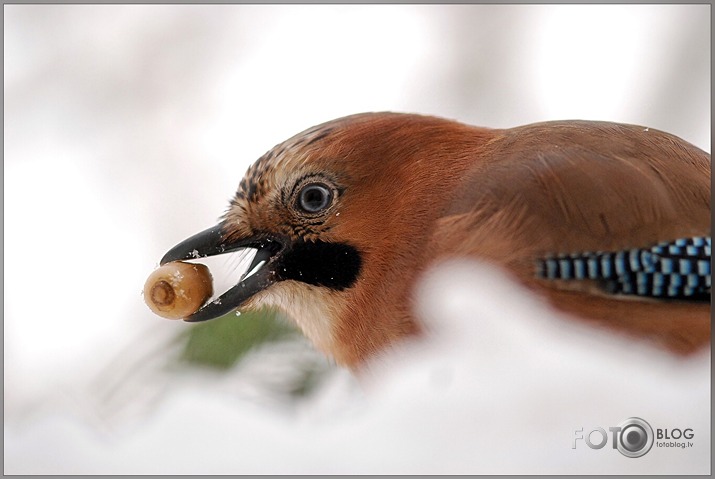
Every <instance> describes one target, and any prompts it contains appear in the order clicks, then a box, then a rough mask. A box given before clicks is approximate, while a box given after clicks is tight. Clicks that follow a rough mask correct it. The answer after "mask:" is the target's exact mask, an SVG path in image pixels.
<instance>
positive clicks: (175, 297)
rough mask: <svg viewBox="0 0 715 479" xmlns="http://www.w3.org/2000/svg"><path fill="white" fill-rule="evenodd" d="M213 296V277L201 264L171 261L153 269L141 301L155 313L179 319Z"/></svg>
mask: <svg viewBox="0 0 715 479" xmlns="http://www.w3.org/2000/svg"><path fill="white" fill-rule="evenodd" d="M212 295H213V278H212V277H211V273H210V272H209V269H208V268H207V267H206V266H205V265H203V264H195V263H186V262H183V261H172V262H171V263H166V264H165V265H163V266H161V267H160V268H158V269H156V270H154V272H153V273H151V274H150V275H149V278H147V280H146V283H145V284H144V301H145V302H146V304H147V306H149V309H151V310H152V311H154V313H156V314H158V315H159V316H161V317H163V318H167V319H181V318H186V317H187V316H190V315H191V314H193V313H195V312H196V311H198V309H199V308H200V307H201V306H203V305H204V304H205V303H206V301H208V299H209V298H210V297H211V296H212Z"/></svg>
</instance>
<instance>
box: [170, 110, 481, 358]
mask: <svg viewBox="0 0 715 479" xmlns="http://www.w3.org/2000/svg"><path fill="white" fill-rule="evenodd" d="M465 132H468V134H466V135H465ZM484 134H485V132H484V131H482V130H478V129H474V128H472V127H468V126H466V125H461V124H457V123H454V122H450V121H446V120H441V119H436V118H431V117H423V116H417V115H406V114H394V113H368V114H361V115H353V116H350V117H346V118H341V119H338V120H334V121H331V122H328V123H325V124H322V125H318V126H316V127H313V128H310V129H308V130H306V131H304V132H302V133H300V134H298V135H296V136H294V137H293V138H291V139H289V140H287V141H285V142H283V143H281V144H279V145H277V146H276V147H274V148H273V149H272V150H270V151H269V152H268V153H266V154H265V155H263V156H262V157H261V158H260V159H258V160H257V161H256V162H255V163H254V164H253V165H252V166H251V167H250V168H249V169H248V171H247V173H246V175H245V177H244V178H243V180H242V181H241V183H240V185H239V187H238V190H237V192H236V194H235V196H234V197H233V199H232V200H231V203H230V205H229V208H228V210H227V211H226V213H225V214H224V216H223V218H222V220H221V221H220V222H219V224H218V225H216V226H215V227H213V228H210V229H208V230H206V231H203V232H201V233H198V234H196V235H194V236H193V237H191V238H189V239H187V240H185V241H183V242H182V243H180V244H178V245H177V246H175V247H174V248H172V249H171V250H170V251H169V252H168V253H167V254H166V255H165V256H164V258H163V259H162V261H161V263H162V264H164V263H166V262H169V261H176V260H182V259H191V258H199V257H205V256H212V255H217V254H221V253H227V252H231V251H236V250H238V249H242V248H255V249H257V253H256V255H255V257H254V259H253V262H252V264H251V265H250V267H249V268H248V270H247V274H246V275H244V277H243V279H242V280H241V281H240V282H239V283H238V284H237V285H235V286H233V287H232V288H231V289H229V290H228V291H227V292H225V293H224V294H223V295H221V296H219V297H218V298H217V299H215V300H214V301H212V302H209V303H208V304H206V305H205V306H203V307H202V308H201V309H199V310H198V311H197V312H196V313H195V314H193V315H191V316H189V317H188V318H186V320H187V321H204V320H208V319H213V318H216V317H219V316H222V315H224V314H226V313H229V312H231V311H233V310H234V309H238V310H239V311H246V310H251V309H255V308H258V307H261V306H270V307H277V308H279V309H282V310H283V311H285V312H286V313H287V314H288V316H290V317H291V318H292V319H294V320H295V321H296V323H297V324H298V325H299V326H300V328H301V329H302V330H303V332H304V333H305V334H306V335H307V336H308V337H309V338H310V339H311V340H312V341H313V342H314V343H315V345H316V346H317V347H318V348H319V349H321V350H323V351H324V352H326V353H328V354H330V355H332V356H333V357H334V358H335V359H336V360H337V361H338V362H339V363H342V364H345V365H348V366H356V365H358V364H359V363H360V362H362V361H363V360H364V359H365V358H367V357H368V356H370V355H371V354H372V353H375V352H377V351H379V350H381V349H383V348H384V347H385V346H386V345H388V344H390V343H392V342H393V341H395V340H397V339H399V338H401V337H403V336H406V335H409V334H414V333H416V332H417V331H418V330H419V326H418V325H417V324H416V323H415V321H414V320H413V318H412V314H411V306H410V291H411V287H412V285H413V283H414V281H415V279H416V276H417V275H418V273H419V272H420V271H421V269H422V268H423V267H424V266H425V255H424V248H425V246H426V241H427V238H428V237H429V233H430V229H431V228H432V227H433V223H434V221H435V219H436V218H437V216H438V215H439V213H440V211H441V210H442V208H443V207H444V203H445V201H446V199H447V198H448V196H449V189H450V184H452V182H453V181H455V179H457V178H459V175H460V173H461V164H462V163H464V162H463V161H462V162H460V159H461V158H462V157H463V156H464V152H465V151H474V146H475V145H479V144H480V142H483V138H482V136H483V135H484ZM465 141H467V142H469V143H470V144H471V145H470V146H471V148H469V147H467V148H465V145H464V142H465Z"/></svg>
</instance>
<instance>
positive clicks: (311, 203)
mask: <svg viewBox="0 0 715 479" xmlns="http://www.w3.org/2000/svg"><path fill="white" fill-rule="evenodd" d="M332 200H333V192H332V191H330V189H329V188H328V187H327V186H325V185H323V184H321V183H311V184H309V185H306V186H304V187H303V189H302V190H301V191H300V194H299V195H298V204H299V205H300V207H301V209H303V210H304V211H305V212H307V213H320V212H321V211H323V210H324V209H326V208H328V207H329V206H330V203H331V202H332Z"/></svg>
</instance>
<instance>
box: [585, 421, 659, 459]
mask: <svg viewBox="0 0 715 479" xmlns="http://www.w3.org/2000/svg"><path fill="white" fill-rule="evenodd" d="M608 431H609V432H610V433H611V441H610V442H611V447H612V448H613V449H618V452H620V453H621V454H623V455H624V456H626V457H641V456H644V455H645V454H646V453H647V452H648V451H650V449H651V448H652V447H653V440H654V438H655V435H654V434H653V428H652V427H651V426H650V424H648V422H646V421H645V420H643V419H641V418H639V417H629V418H628V419H626V420H625V421H623V422H622V423H620V424H619V425H618V426H612V427H609V428H608ZM659 431H660V430H659ZM574 432H575V435H574V440H573V447H572V449H576V445H577V444H578V441H580V440H582V441H584V442H585V443H586V445H587V446H588V447H590V448H591V449H602V448H603V447H605V446H606V444H608V442H609V440H608V439H609V437H608V436H609V434H608V433H607V432H606V430H605V429H604V428H602V427H596V428H594V429H593V430H591V431H589V432H588V433H584V431H583V428H581V429H576V430H575V431H574Z"/></svg>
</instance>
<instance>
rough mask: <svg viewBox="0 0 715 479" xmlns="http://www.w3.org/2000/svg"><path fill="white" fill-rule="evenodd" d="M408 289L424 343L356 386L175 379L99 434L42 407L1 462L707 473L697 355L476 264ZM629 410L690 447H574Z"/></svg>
mask: <svg viewBox="0 0 715 479" xmlns="http://www.w3.org/2000/svg"><path fill="white" fill-rule="evenodd" d="M419 292H420V295H419V297H420V302H419V309H420V311H421V315H422V318H423V320H424V321H425V323H426V324H427V326H428V329H429V331H430V333H429V334H428V335H427V337H426V338H425V339H424V340H420V341H415V342H409V343H404V344H403V345H402V346H401V347H399V348H396V349H395V351H393V352H392V353H390V354H386V355H384V356H382V357H380V358H378V359H376V360H375V361H374V362H372V363H371V364H370V367H369V368H368V372H366V373H365V374H363V375H361V376H360V378H359V379H358V380H356V379H355V378H352V377H350V376H349V375H347V373H345V372H336V373H334V374H333V376H332V377H331V379H330V380H329V381H328V382H327V383H326V384H325V385H324V386H323V387H322V389H321V390H320V391H319V392H318V393H317V395H316V396H315V397H313V398H311V399H309V400H307V401H306V402H305V403H303V404H302V405H301V406H300V407H297V408H296V409H295V410H293V411H288V410H286V409H284V408H279V407H275V405H270V404H260V403H256V402H252V401H249V400H247V399H246V397H245V396H241V395H240V394H239V395H236V394H227V392H226V390H225V389H223V390H222V389H221V388H220V387H217V386H216V385H215V384H213V385H212V384H211V383H210V382H207V381H206V379H205V378H204V379H201V378H200V377H195V378H187V379H186V380H185V381H184V382H183V383H182V384H181V385H180V386H179V387H174V388H173V389H172V390H171V393H170V394H166V395H165V397H164V398H163V399H162V403H161V407H157V408H155V409H154V412H153V413H152V414H149V415H147V416H145V417H142V418H141V419H140V420H139V425H138V427H133V428H130V427H126V426H119V427H117V428H116V429H115V430H114V431H113V433H112V434H106V433H103V431H101V430H100V429H99V428H96V427H92V425H91V422H87V421H85V420H82V419H81V418H78V417H74V418H73V417H71V415H70V416H68V415H66V414H59V413H54V414H48V415H47V416H46V417H44V418H42V420H41V421H36V422H34V423H32V424H31V425H29V426H28V427H26V428H23V429H22V430H15V429H14V428H12V427H10V428H6V429H5V443H6V455H5V457H6V459H5V472H6V473H33V474H43V473H63V474H100V473H113V474H259V473H260V474H288V473H290V474H333V473H335V474H373V473H395V474H444V473H446V474H485V473H486V474H579V473H588V474H612V473H629V474H630V473H633V474H670V473H684V474H688V473H690V474H705V473H708V471H709V467H710V444H711V443H710V437H709V424H710V362H709V354H702V355H700V356H698V357H695V358H692V359H687V360H683V359H677V358H674V357H672V356H670V355H668V354H664V353H663V352H662V351H660V350H656V349H653V348H651V347H649V346H647V345H645V344H641V343H638V342H635V341H632V340H628V339H625V338H620V337H614V336H613V335H610V334H607V333H604V332H599V331H596V330H594V329H591V328H588V327H585V326H581V325H580V324H576V323H573V322H572V321H570V320H569V319H568V318H566V317H563V316H560V315H559V314H557V313H556V312H554V311H552V310H551V309H549V308H548V307H547V306H546V305H545V304H543V303H542V302H541V301H540V300H539V299H538V298H534V297H532V296H531V295H530V294H529V293H527V292H526V291H525V290H522V289H521V288H520V287H519V286H517V285H516V284H514V283H512V282H511V281H510V280H509V279H508V278H507V277H505V276H504V275H503V274H502V273H501V272H499V271H496V270H494V269H492V268H491V267H489V266H486V265H483V264H479V263H472V262H467V261H460V262H454V263H451V264H445V265H442V266H441V267H440V268H438V269H437V270H435V271H432V272H431V273H430V274H429V275H428V277H427V278H426V280H425V282H424V284H423V286H422V287H421V289H420V291H419ZM296 357H299V356H296ZM256 360H258V359H256ZM631 416H638V417H642V418H644V419H645V420H646V421H648V422H649V423H650V424H651V425H652V426H653V428H673V427H680V428H685V427H689V428H692V429H693V431H694V438H693V442H694V447H693V448H690V449H680V448H675V449H670V448H665V447H656V446H654V447H653V449H652V450H651V451H650V452H648V453H647V454H646V455H645V456H643V457H642V458H638V459H630V458H627V457H625V456H623V455H622V454H620V453H619V452H618V451H617V450H614V449H609V448H603V449H600V450H592V449H590V448H588V447H586V446H585V444H584V443H583V442H581V443H580V444H579V445H578V447H577V448H576V449H573V448H572V445H573V442H574V437H575V430H576V429H579V428H584V430H586V431H590V430H592V429H595V428H597V427H602V428H604V429H606V430H607V429H608V427H610V426H616V425H618V424H620V423H621V422H622V421H623V420H625V419H627V418H629V417H631ZM68 438H69V439H71V440H68Z"/></svg>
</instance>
